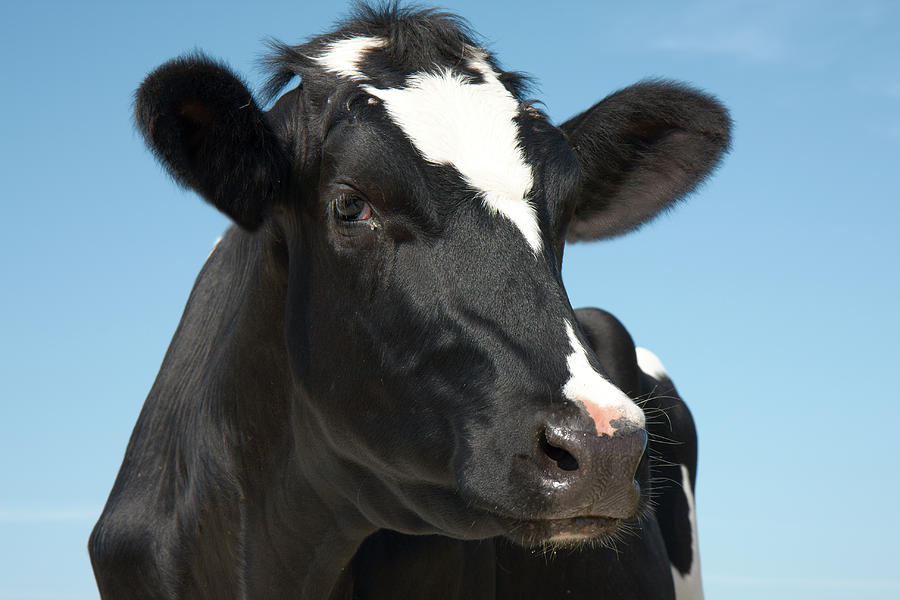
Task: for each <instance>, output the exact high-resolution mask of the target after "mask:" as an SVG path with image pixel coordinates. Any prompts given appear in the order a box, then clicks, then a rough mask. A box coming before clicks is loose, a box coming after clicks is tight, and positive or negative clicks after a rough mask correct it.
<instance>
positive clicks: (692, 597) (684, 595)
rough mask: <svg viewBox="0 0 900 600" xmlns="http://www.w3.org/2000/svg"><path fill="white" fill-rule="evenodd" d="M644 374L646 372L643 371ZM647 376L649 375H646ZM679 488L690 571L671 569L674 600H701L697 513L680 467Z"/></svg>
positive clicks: (682, 467) (685, 473) (687, 477)
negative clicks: (688, 540)
mask: <svg viewBox="0 0 900 600" xmlns="http://www.w3.org/2000/svg"><path fill="white" fill-rule="evenodd" d="M645 373H646V371H645ZM647 374H648V375H649V374H650V373H647ZM681 488H682V489H683V490H684V496H685V499H686V500H687V505H688V518H689V519H690V522H691V570H690V572H688V573H686V574H685V575H682V574H681V573H679V572H678V569H676V568H675V567H674V566H673V567H672V580H673V581H674V582H675V598H676V600H702V599H703V580H702V579H701V577H700V548H699V545H698V544H697V513H696V511H695V509H694V494H693V492H691V480H690V474H689V473H688V470H687V467H686V466H684V465H681Z"/></svg>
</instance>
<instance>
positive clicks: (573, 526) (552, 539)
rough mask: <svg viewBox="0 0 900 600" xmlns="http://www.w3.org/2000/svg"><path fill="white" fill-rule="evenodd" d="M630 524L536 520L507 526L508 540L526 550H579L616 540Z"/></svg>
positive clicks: (613, 520) (576, 519)
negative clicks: (582, 547)
mask: <svg viewBox="0 0 900 600" xmlns="http://www.w3.org/2000/svg"><path fill="white" fill-rule="evenodd" d="M627 521H628V520H626V519H617V518H612V517H596V516H584V517H571V518H567V519H534V520H527V521H519V522H510V523H508V524H507V532H506V537H507V538H509V539H511V540H512V541H513V542H515V543H517V544H521V545H523V546H528V547H534V546H557V547H567V546H578V545H582V544H585V543H594V542H600V543H602V542H603V541H604V540H607V539H611V538H613V537H614V536H615V535H616V534H617V532H619V531H620V530H621V529H622V528H623V526H624V524H625V523H626V522H627Z"/></svg>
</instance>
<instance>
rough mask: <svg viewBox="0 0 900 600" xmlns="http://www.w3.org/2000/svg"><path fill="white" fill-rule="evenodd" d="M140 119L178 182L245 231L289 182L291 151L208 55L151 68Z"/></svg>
mask: <svg viewBox="0 0 900 600" xmlns="http://www.w3.org/2000/svg"><path fill="white" fill-rule="evenodd" d="M135 121H136V122H137V126H138V129H139V130H140V132H141V134H142V135H143V136H144V140H145V141H146V142H147V145H148V146H149V147H150V148H151V149H152V150H153V152H154V154H155V155H156V157H157V158H158V159H159V161H160V162H161V163H162V164H163V165H164V166H165V167H166V169H167V170H168V171H169V173H170V174H171V175H172V177H173V178H174V179H175V181H177V182H178V183H179V184H181V185H183V186H185V187H189V188H192V189H194V190H195V191H197V192H198V193H199V194H200V195H201V196H202V197H203V198H204V199H206V200H207V201H208V202H209V203H211V204H212V205H214V206H215V207H216V208H218V209H219V210H221V211H222V212H224V213H225V214H227V215H228V216H229V217H231V218H232V219H233V220H234V221H235V222H236V223H237V224H238V225H240V226H242V227H244V228H245V229H250V230H253V229H255V228H257V227H258V226H259V225H260V224H261V223H262V221H263V219H264V218H265V215H266V212H267V210H268V208H269V206H270V205H271V204H272V203H273V202H274V201H275V200H276V198H277V196H278V195H279V191H280V189H281V186H283V185H284V184H286V182H287V176H288V172H289V163H288V160H287V157H286V155H285V151H284V149H283V147H282V145H281V142H280V140H279V139H278V138H277V136H276V135H275V133H274V132H273V131H272V128H271V127H270V126H269V125H268V123H267V122H266V120H265V116H264V115H263V113H262V111H261V110H260V109H259V107H258V106H257V104H256V102H255V101H254V99H253V96H252V94H251V93H250V91H249V90H248V89H247V86H246V85H244V83H243V82H242V81H241V80H240V79H239V78H238V77H237V76H236V75H234V73H232V72H231V71H230V70H229V69H228V68H227V67H225V66H223V65H221V64H218V63H216V62H215V61H213V60H212V59H210V58H208V57H206V56H205V55H203V54H200V53H196V54H190V55H187V56H182V57H179V58H176V59H174V60H172V61H170V62H168V63H166V64H164V65H162V66H160V67H159V68H157V69H156V70H155V71H153V73H151V74H150V75H149V76H148V77H147V78H146V79H145V80H144V82H143V83H142V84H141V87H140V88H139V89H138V90H137V93H136V94H135Z"/></svg>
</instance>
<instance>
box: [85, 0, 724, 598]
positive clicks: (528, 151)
mask: <svg viewBox="0 0 900 600" xmlns="http://www.w3.org/2000/svg"><path fill="white" fill-rule="evenodd" d="M353 35H377V36H381V37H383V38H385V39H386V40H388V44H387V46H386V47H385V48H379V49H378V50H376V51H372V52H370V53H369V54H368V55H367V56H365V57H364V59H363V60H362V67H361V68H362V70H363V71H364V72H365V76H366V78H367V79H368V81H369V83H370V84H372V85H376V86H393V85H400V84H402V82H403V81H405V79H406V78H407V77H408V76H409V75H410V74H412V73H415V72H417V71H423V70H425V71H429V70H434V69H450V70H455V71H456V72H457V73H459V74H462V75H465V76H467V77H469V78H470V79H471V80H472V81H474V82H477V81H478V80H479V78H480V77H482V76H481V75H479V74H478V72H477V70H474V69H472V68H471V67H470V66H469V65H467V64H466V62H467V61H468V60H470V59H472V58H473V57H476V56H486V57H487V60H489V62H490V64H491V65H493V66H494V68H496V69H499V66H498V64H497V62H496V61H495V60H494V59H493V58H491V57H490V55H489V54H486V51H485V50H484V49H483V48H481V47H480V45H479V43H478V42H477V40H476V39H475V37H474V36H473V34H472V33H471V32H470V31H469V30H468V28H467V27H466V26H465V24H464V23H463V22H462V21H461V20H460V19H458V18H457V17H453V16H451V15H446V14H443V13H438V12H435V11H416V10H409V9H400V8H397V7H395V6H388V7H386V8H381V9H372V8H368V7H360V8H359V9H358V10H357V12H356V14H355V16H354V17H353V18H352V19H350V20H348V21H346V22H344V23H343V24H342V25H341V26H340V28H339V29H338V30H337V31H336V32H334V33H331V34H326V35H324V36H320V37H318V38H316V39H314V40H312V41H310V42H308V43H307V44H304V45H302V46H296V47H291V46H285V45H278V46H277V49H276V54H275V55H274V56H273V58H272V60H271V67H272V78H271V80H270V82H269V84H268V86H267V90H268V94H269V96H271V97H270V98H269V100H271V99H272V98H274V96H275V95H278V94H281V96H280V98H278V100H277V102H275V103H274V105H273V106H272V107H271V109H269V110H268V111H266V112H262V111H261V110H260V109H259V107H258V105H257V104H256V103H255V102H254V100H253V98H252V95H251V94H250V92H249V91H248V90H247V88H246V86H245V85H244V84H243V83H241V82H240V80H239V79H238V78H237V77H235V76H234V75H233V74H232V73H231V72H230V71H229V70H228V69H226V68H225V67H223V66H221V65H219V64H217V63H215V62H213V61H211V60H210V59H208V58H206V57H204V56H202V55H199V54H194V55H190V56H187V57H184V58H180V59H176V60H174V61H172V62H170V63H167V64H166V65H163V66H162V67H160V68H159V69H157V70H156V71H155V72H154V73H153V74H151V75H150V76H149V77H148V78H147V80H146V81H145V82H144V84H143V85H142V86H141V88H140V90H139V91H138V95H137V103H136V118H137V122H138V126H139V128H140V129H141V131H142V133H143V134H144V137H145V139H146V140H147V143H148V145H149V146H150V147H151V149H152V150H153V151H154V153H155V154H156V155H157V157H158V158H159V159H160V161H161V162H162V163H163V164H164V165H165V167H166V168H167V169H168V170H169V171H170V173H172V175H173V176H174V177H175V179H176V180H177V181H178V182H179V183H181V184H182V185H185V186H188V187H191V188H193V189H195V190H196V191H197V192H198V193H200V194H201V195H202V196H203V197H204V198H206V199H207V200H208V201H209V202H211V203H212V204H213V205H215V206H216V207H217V208H219V209H220V210H222V211H223V212H225V213H226V214H228V215H229V216H231V218H232V219H233V220H234V221H235V223H237V224H238V225H239V226H240V227H234V228H232V229H230V230H229V232H228V233H227V234H226V236H225V238H224V240H223V241H222V242H221V244H220V245H219V246H218V247H217V248H216V250H215V251H214V252H213V253H212V255H211V256H210V258H209V260H208V261H207V263H206V265H205V266H204V268H203V270H202V271H201V273H200V275H199V276H198V278H197V282H196V284H195V286H194V289H193V291H192V293H191V296H190V298H189V300H188V304H187V306H186V308H185V312H184V315H183V317H182V320H181V323H180V325H179V327H178V330H177V331H176V333H175V335H174V337H173V339H172V343H171V345H170V347H169V350H168V352H167V354H166V357H165V359H164V361H163V364H162V367H161V368H160V372H159V376H158V377H157V379H156V382H155V383H154V385H153V388H152V389H151V390H150V393H149V395H148V397H147V400H146V402H145V404H144V408H143V410H142V411H141V415H140V417H139V419H138V422H137V424H136V425H135V428H134V432H133V434H132V437H131V440H130V441H129V444H128V449H127V451H126V454H125V458H124V460H123V463H122V468H121V470H120V472H119V475H118V477H117V479H116V482H115V485H114V486H113V490H112V492H111V493H110V497H109V500H108V502H107V505H106V507H105V509H104V511H103V514H102V516H101V518H100V520H99V521H98V523H97V525H96V527H95V529H94V531H93V533H92V535H91V540H90V553H91V560H92V564H93V566H94V570H95V573H96V576H97V581H98V586H99V588H100V592H101V595H102V596H103V597H104V598H229V597H236V598H258V597H266V598H296V597H299V598H315V599H318V598H405V597H428V598H467V599H468V598H527V597H541V598H546V597H573V598H579V597H596V596H601V597H616V598H622V599H628V598H633V599H637V598H642V599H648V598H659V599H671V598H672V597H673V593H674V592H673V580H672V577H671V572H670V565H675V567H676V568H677V569H678V570H679V572H682V573H687V572H689V571H690V570H691V568H692V564H691V561H692V556H691V555H690V547H691V546H690V544H691V543H692V540H691V531H690V527H689V526H688V527H686V526H685V523H687V514H686V512H685V508H686V504H685V500H684V494H683V493H682V491H681V489H679V488H677V487H672V486H669V487H666V485H667V484H665V483H664V482H665V481H669V480H674V479H676V478H677V477H680V466H679V465H685V466H686V467H687V468H688V470H689V473H690V477H689V479H690V482H684V483H685V485H688V484H689V485H691V486H692V485H693V478H694V473H695V467H696V464H695V463H696V438H695V434H694V429H693V421H692V420H691V418H690V413H689V412H688V411H687V408H686V406H685V405H684V403H683V402H682V401H681V399H680V398H679V397H678V395H677V393H676V392H675V390H674V387H672V386H671V382H669V381H668V380H667V379H666V380H664V381H657V380H654V379H652V378H650V377H649V376H648V375H646V374H645V373H643V372H642V371H640V369H639V368H638V365H637V362H636V358H635V351H634V344H633V342H632V340H631V338H630V336H629V335H628V332H627V331H626V330H625V328H624V327H623V326H622V325H621V323H619V322H618V321H617V320H616V319H615V318H614V317H613V316H612V315H609V314H608V313H606V312H603V311H599V310H582V311H578V312H576V311H574V310H573V308H572V307H571V305H570V304H569V301H568V298H567V296H566V293H565V290H564V289H563V287H562V279H561V274H560V264H561V260H562V248H563V243H564V240H565V237H566V232H567V231H569V232H572V233H571V235H572V236H574V237H577V238H583V237H596V236H603V235H613V234H615V233H620V232H624V231H627V230H629V229H632V228H634V227H636V226H638V225H639V224H640V223H641V222H643V221H645V220H646V219H648V218H651V217H652V215H653V214H654V213H655V212H656V211H658V210H660V209H661V208H664V207H666V206H668V205H669V204H670V203H671V202H673V201H674V200H675V199H676V198H677V197H680V196H681V195H683V194H684V193H686V192H687V191H688V190H690V189H691V188H692V187H693V186H694V185H695V184H696V183H697V181H699V180H700V179H702V178H703V176H705V174H706V172H707V171H708V170H709V169H711V168H712V167H713V166H714V164H715V162H716V161H717V160H718V156H719V155H720V154H721V152H722V151H723V150H724V148H725V147H726V146H727V139H728V136H727V124H728V121H727V116H726V115H725V113H724V111H723V110H722V109H721V108H720V107H719V106H718V104H716V103H715V102H714V101H712V100H710V99H708V97H706V96H704V95H702V94H698V93H696V92H693V91H691V90H689V89H688V88H685V87H683V86H678V85H675V84H660V83H646V84H639V85H638V86H635V87H633V88H629V89H628V90H626V91H623V92H621V93H620V94H618V95H614V96H612V97H611V98H609V99H607V100H605V101H603V102H601V103H600V104H598V105H597V106H596V107H595V108H593V109H591V110H589V111H587V112H586V113H584V114H582V115H580V116H578V117H576V118H575V119H573V120H572V121H570V122H568V123H567V124H565V125H564V126H563V128H562V130H560V129H558V128H556V127H554V126H553V125H552V124H551V123H549V121H548V120H547V119H546V117H545V115H543V114H542V113H541V112H540V111H539V110H537V109H536V108H535V107H534V105H533V103H530V102H528V101H526V100H525V98H524V93H525V89H526V80H525V79H523V78H522V77H521V76H519V75H517V74H514V73H504V74H503V75H502V76H501V81H502V82H503V83H504V85H505V86H506V87H507V89H508V90H509V91H510V93H511V94H512V95H513V97H514V98H516V99H517V100H518V101H519V102H520V104H521V111H520V113H519V115H518V116H517V117H516V119H515V121H516V125H517V126H518V131H519V142H520V145H521V147H522V149H523V154H524V156H525V158H526V160H527V161H528V162H529V164H530V165H531V167H532V170H533V172H534V177H533V179H534V185H533V187H532V190H531V192H530V195H529V201H531V202H532V203H533V205H534V206H535V209H536V213H537V216H538V221H539V225H540V228H541V236H542V242H543V245H542V247H541V248H540V250H539V251H537V252H535V253H533V252H531V248H529V247H528V245H527V244H526V243H525V241H524V239H523V238H522V235H521V233H520V232H519V231H518V230H517V228H516V226H515V225H513V224H512V223H510V222H509V221H508V220H506V219H504V218H499V217H497V216H496V215H492V214H490V213H489V212H488V211H486V210H485V209H484V207H483V206H482V205H481V203H480V202H478V201H473V195H474V192H473V190H472V189H470V188H469V187H468V185H467V184H466V182H465V181H464V180H463V178H462V177H461V176H460V173H459V172H458V171H456V169H455V168H453V167H451V166H447V165H434V164H430V163H427V162H426V161H424V160H423V158H422V157H421V156H420V155H419V154H418V152H417V150H416V148H415V147H414V146H413V144H412V143H411V141H410V140H409V139H407V138H406V136H405V134H404V133H403V131H402V130H401V129H400V128H399V127H398V126H397V125H396V124H395V123H393V122H392V121H391V119H390V118H389V116H388V114H387V113H386V111H385V108H384V107H383V106H382V105H381V104H380V103H379V102H378V101H373V100H374V99H373V98H371V97H369V96H367V94H366V93H365V92H364V90H363V89H362V88H361V87H360V85H359V83H358V82H354V81H349V80H346V79H341V78H339V77H337V76H335V75H334V74H329V73H325V72H323V71H320V70H318V68H317V67H316V64H315V62H314V61H312V60H311V59H310V57H314V56H316V54H317V53H318V52H321V50H322V48H323V46H324V45H325V44H327V43H329V42H331V41H334V40H335V39H339V38H343V37H347V36H353ZM297 76H299V78H300V83H299V85H298V86H297V87H294V88H293V89H289V90H288V91H286V92H285V91H284V90H285V89H286V88H287V85H288V83H289V82H290V80H292V79H294V78H295V77H297ZM570 144H571V145H570ZM626 203H631V204H626ZM340 207H343V210H339V208H340ZM347 207H350V208H349V209H348V208H347ZM352 207H357V208H359V212H358V213H355V212H354V210H355V209H353V208H352ZM363 209H365V210H363ZM354 214H356V215H357V216H359V218H356V217H354ZM363 215H368V216H366V217H364V216H363ZM567 326H571V327H572V330H573V331H574V333H575V335H576V337H577V338H578V339H579V340H580V341H581V343H582V345H583V346H584V347H585V348H588V349H589V350H588V351H587V353H586V358H587V360H588V362H589V364H590V366H591V368H592V369H593V370H594V371H596V372H597V373H598V374H600V375H602V376H604V377H606V378H607V379H608V380H609V381H611V382H612V383H613V384H614V385H616V386H618V388H619V389H621V390H623V391H624V392H626V393H627V394H628V395H629V396H631V397H632V398H634V399H635V401H636V402H638V403H641V404H642V405H643V406H644V407H645V412H646V414H647V426H646V431H644V430H640V429H639V425H632V426H630V427H625V426H624V425H623V426H622V427H621V428H616V430H615V431H614V432H613V434H612V435H598V434H597V429H595V425H598V426H599V425H600V424H599V423H596V422H595V421H594V420H593V417H591V416H590V415H589V413H588V412H587V410H586V409H585V408H584V406H583V405H582V404H581V403H580V402H579V401H576V400H573V399H572V398H570V397H568V396H567V395H566V394H564V393H563V386H564V384H565V382H566V381H567V379H568V378H569V377H570V375H571V373H570V367H569V365H568V362H567V361H568V359H567V357H568V355H569V354H570V352H572V344H571V342H570V340H569V337H568V335H569V334H568V333H567V329H566V327H567ZM613 422H614V421H612V420H610V421H609V424H610V425H612V423H613ZM647 434H649V436H650V437H649V439H650V441H649V446H647V451H646V452H644V444H645V443H646V440H647ZM663 438H665V440H667V441H666V442H665V443H659V441H660V440H662V439H663ZM635 483H636V484H637V485H635ZM654 502H655V503H656V506H654ZM688 525H689V523H688ZM573 532H574V533H581V534H582V535H583V536H584V538H585V539H584V540H582V542H581V543H580V545H579V544H572V543H568V545H567V544H566V543H564V540H565V539H566V538H565V535H569V534H573ZM569 539H571V538H569ZM610 548H612V549H610Z"/></svg>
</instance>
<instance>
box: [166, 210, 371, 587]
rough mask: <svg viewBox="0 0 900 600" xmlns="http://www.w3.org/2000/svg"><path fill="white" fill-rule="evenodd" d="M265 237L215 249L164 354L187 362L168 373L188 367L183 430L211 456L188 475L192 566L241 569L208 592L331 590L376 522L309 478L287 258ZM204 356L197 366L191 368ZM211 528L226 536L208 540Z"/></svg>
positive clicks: (231, 236) (181, 399)
mask: <svg viewBox="0 0 900 600" xmlns="http://www.w3.org/2000/svg"><path fill="white" fill-rule="evenodd" d="M265 236H266V234H265V232H259V233H256V234H248V233H245V232H243V231H240V230H237V229H235V228H232V230H231V231H229V233H228V234H227V235H226V237H225V239H223V240H222V241H221V242H220V244H219V245H218V246H217V247H216V249H215V250H214V251H213V253H212V254H211V256H210V258H209V259H208V261H207V264H206V265H205V266H204V269H203V271H202V272H201V274H200V276H199V277H198V280H197V283H196V285H195V288H194V290H193V292H192V294H191V299H190V300H189V302H188V307H187V309H186V310H185V314H184V317H183V319H182V323H181V324H180V325H179V330H178V332H177V333H176V335H175V338H174V339H173V342H172V346H171V347H170V350H169V353H168V354H167V357H166V361H179V362H182V366H181V369H178V368H177V367H175V366H174V365H172V367H171V368H170V369H166V366H165V365H164V367H163V370H162V371H161V372H162V373H167V372H178V371H181V372H182V375H181V376H182V377H183V380H182V381H181V382H169V385H168V386H167V387H168V392H169V393H171V392H172V389H173V387H174V388H175V389H182V390H183V392H181V393H179V394H177V396H178V398H177V399H175V402H176V403H179V404H182V405H185V406H186V405H187V404H192V405H194V406H195V408H199V409H200V410H197V411H193V412H191V413H190V414H193V415H194V417H195V418H194V419H192V420H191V422H185V421H180V422H179V426H180V427H179V428H178V429H180V435H182V436H185V439H184V440H182V441H185V444H184V445H185V446H186V447H195V448H201V452H203V453H204V454H203V456H202V458H200V459H198V464H197V465H196V467H197V469H196V471H195V473H196V475H195V477H196V480H195V481H192V482H190V484H189V485H192V486H194V487H195V489H198V490H199V491H200V492H201V495H203V496H204V499H203V503H204V506H203V507H202V510H199V511H197V513H196V519H197V520H198V521H199V522H197V523H183V524H182V528H183V530H186V531H199V532H203V533H200V534H199V536H198V537H199V539H198V540H196V541H195V544H196V549H197V553H196V556H195V558H194V559H193V562H194V564H192V565H190V566H189V567H188V569H189V570H191V571H194V572H198V573H203V572H207V573H208V572H219V573H227V572H229V571H231V572H233V573H234V574H235V580H233V581H226V580H227V579H230V577H229V576H227V575H226V576H224V577H223V578H222V581H220V582H199V581H197V582H195V584H196V585H197V586H198V587H203V588H206V591H211V590H215V589H217V588H219V586H221V588H222V589H223V590H224V588H227V587H230V586H235V587H232V590H233V589H235V588H238V589H240V588H244V589H245V590H246V595H247V596H248V597H281V596H284V597H290V596H296V595H297V594H298V592H302V593H301V594H300V596H301V597H307V598H323V597H327V596H328V595H329V592H330V590H332V589H333V588H334V586H335V585H336V583H337V581H338V580H339V579H340V577H341V574H342V570H343V568H344V567H345V566H346V565H347V564H349V562H350V560H351V559H352V557H353V554H354V552H355V551H356V548H357V547H358V546H359V544H360V543H361V542H362V540H363V539H364V538H365V537H366V536H367V535H368V534H369V533H371V528H370V527H367V525H366V524H365V523H364V522H362V520H361V518H360V517H359V515H358V513H357V512H356V511H355V509H353V508H352V507H351V506H350V505H349V503H347V502H346V500H343V499H341V498H340V497H338V496H337V495H336V494H330V493H329V489H328V486H327V485H325V486H322V485H321V484H320V485H317V486H312V485H311V484H310V483H309V481H308V477H306V476H304V475H303V469H302V460H303V457H302V456H299V455H298V454H299V452H300V451H299V449H298V446H299V447H301V448H302V447H303V445H302V442H300V443H298V442H297V441H296V438H295V434H296V433H297V432H298V429H302V428H303V421H304V419H305V416H304V415H303V414H302V410H303V408H302V407H303V403H302V402H298V401H297V394H298V393H299V392H298V390H297V388H296V386H295V384H294V383H293V381H292V379H291V377H290V375H289V373H290V372H291V371H290V367H289V364H288V357H287V352H286V349H285V344H284V339H285V333H284V313H285V306H284V298H285V293H286V275H285V268H284V267H285V265H284V264H280V263H279V261H280V260H283V259H280V258H279V257H278V256H277V255H276V253H274V252H273V251H272V250H271V248H270V244H269V243H267V241H266V238H265ZM189 345H192V347H188V346H189ZM191 354H192V355H193V356H188V355H191ZM198 363H199V364H202V365H203V367H202V368H201V369H200V371H199V372H197V373H185V372H184V365H185V364H198ZM172 384H175V385H174V386H173V385H172ZM157 385H158V386H160V389H158V390H155V391H156V392H157V396H162V395H164V394H165V390H164V389H162V384H161V383H160V382H159V381H158V382H157ZM153 396H154V393H153V392H151V398H152V397H153ZM197 404H200V405H202V406H200V407H197V406H196V405H197ZM186 412H187V411H186ZM176 418H177V417H176ZM188 441H189V443H188ZM201 463H202V464H201ZM210 509H212V510H210ZM210 533H214V534H215V535H216V536H221V537H220V538H219V539H209V538H206V537H203V536H204V534H210ZM223 558H225V560H233V561H234V563H235V564H234V565H233V567H234V568H233V571H232V570H230V569H224V570H223V569H222V565H221V564H216V563H217V562H220V561H222V560H223ZM210 567H211V568H210ZM201 595H202V593H201Z"/></svg>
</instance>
